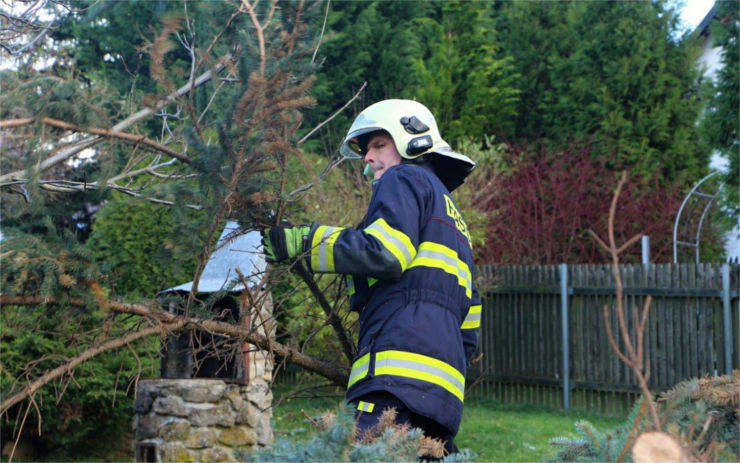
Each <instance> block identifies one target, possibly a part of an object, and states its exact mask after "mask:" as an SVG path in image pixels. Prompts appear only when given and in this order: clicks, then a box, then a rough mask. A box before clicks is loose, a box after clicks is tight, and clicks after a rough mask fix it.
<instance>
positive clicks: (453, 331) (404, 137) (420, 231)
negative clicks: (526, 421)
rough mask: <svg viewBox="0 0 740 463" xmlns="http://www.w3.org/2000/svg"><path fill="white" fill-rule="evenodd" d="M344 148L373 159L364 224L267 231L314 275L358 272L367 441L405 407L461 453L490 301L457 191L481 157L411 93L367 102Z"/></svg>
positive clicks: (409, 418)
mask: <svg viewBox="0 0 740 463" xmlns="http://www.w3.org/2000/svg"><path fill="white" fill-rule="evenodd" d="M340 152H341V153H342V155H344V156H346V157H350V158H364V161H365V163H366V164H367V165H366V172H370V173H372V175H373V194H372V198H371V200H370V204H369V206H368V209H367V213H366V215H365V217H364V219H363V220H362V223H361V224H360V225H359V226H358V227H356V228H344V227H335V226H327V225H319V224H312V225H310V226H301V227H274V228H271V229H267V230H264V231H263V232H262V233H263V241H262V242H263V245H264V248H265V254H266V257H267V260H268V261H269V262H273V263H278V262H283V261H289V260H291V259H294V258H296V257H300V256H303V255H304V254H305V259H306V263H307V265H308V266H309V268H310V269H311V271H313V272H317V273H339V274H345V275H346V281H347V288H348V291H349V294H350V307H351V309H352V310H356V311H358V312H359V323H360V331H359V340H358V350H357V355H356V357H355V359H354V361H353V363H352V369H351V372H350V377H349V383H348V385H347V386H348V389H347V396H346V399H347V402H348V403H351V404H353V405H355V406H356V409H357V411H356V423H357V428H358V431H359V432H358V436H362V434H363V432H365V431H367V430H368V429H370V428H372V427H373V426H374V425H375V424H376V423H377V422H378V419H379V417H380V414H381V413H382V412H383V410H384V409H385V408H388V407H394V408H395V409H396V411H397V418H396V421H397V422H398V423H399V424H400V423H408V424H409V425H411V426H413V427H418V428H421V429H422V430H423V431H424V433H425V435H427V436H429V437H432V438H437V439H441V440H443V441H444V442H445V449H446V451H447V452H448V453H453V452H456V451H457V449H456V447H455V444H454V441H453V439H454V437H455V435H456V434H457V431H458V429H459V426H460V420H461V418H462V410H463V399H464V392H465V374H466V369H467V366H468V363H469V362H470V360H471V358H472V356H473V353H474V352H475V350H476V347H477V343H478V334H477V331H478V328H479V326H480V315H481V303H480V299H479V297H478V293H477V290H476V287H475V284H474V282H473V270H474V269H473V257H472V248H471V240H470V233H469V231H468V227H467V225H466V223H465V220H464V219H463V217H462V215H461V214H460V210H459V208H458V207H457V205H456V204H455V201H454V200H453V199H452V197H451V195H450V192H451V191H453V190H454V189H455V188H457V187H458V186H459V185H460V184H462V183H463V180H464V179H465V177H466V176H467V175H468V174H469V173H470V171H472V170H473V168H474V167H475V163H474V162H473V161H472V160H470V159H469V158H468V157H467V156H464V155H462V154H459V153H456V152H454V151H452V149H451V148H450V146H449V145H448V144H447V143H446V142H445V141H444V140H443V139H442V137H441V136H440V133H439V129H438V128H437V123H436V121H435V119H434V116H433V115H432V113H431V112H430V111H429V110H428V109H427V108H426V107H425V106H424V105H422V104H420V103H418V102H415V101H410V100H384V101H380V102H378V103H375V104H373V105H371V106H369V107H367V108H366V109H365V110H364V111H362V112H361V113H360V114H359V115H358V116H357V118H356V119H355V121H354V123H353V124H352V126H351V127H350V129H349V132H348V133H347V136H346V137H345V139H344V141H343V142H342V146H341V148H340Z"/></svg>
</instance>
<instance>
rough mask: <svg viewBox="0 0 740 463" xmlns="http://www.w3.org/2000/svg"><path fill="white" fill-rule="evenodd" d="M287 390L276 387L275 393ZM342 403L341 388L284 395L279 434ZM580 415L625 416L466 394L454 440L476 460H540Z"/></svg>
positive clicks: (605, 425)
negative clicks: (313, 395)
mask: <svg viewBox="0 0 740 463" xmlns="http://www.w3.org/2000/svg"><path fill="white" fill-rule="evenodd" d="M286 392H287V390H286V389H281V388H278V389H276V390H275V397H276V399H277V398H280V397H281V396H282V395H283V394H285V393H286ZM276 403H277V402H276ZM340 403H342V393H341V392H340V391H337V390H334V391H329V392H325V393H324V394H323V397H320V398H309V397H308V395H307V394H303V395H302V396H298V397H295V398H291V399H287V400H283V401H282V402H280V403H278V404H277V405H276V406H275V408H274V409H273V417H274V432H275V438H276V439H282V438H291V439H300V440H302V439H306V438H308V437H309V436H310V435H311V434H312V433H313V430H312V426H311V424H310V423H309V422H308V420H307V419H306V418H305V415H308V416H311V417H316V416H319V415H321V414H323V413H324V412H326V411H329V410H336V409H337V407H338V406H339V405H340ZM579 420H588V421H590V422H591V423H592V424H594V426H596V427H597V428H599V429H611V428H614V427H616V426H617V425H620V424H622V423H623V422H624V420H625V418H623V417H613V416H604V415H595V414H592V413H588V412H584V411H577V410H576V411H573V410H572V411H570V412H567V413H566V412H563V411H560V410H554V409H550V408H546V407H541V406H537V405H530V404H502V403H500V402H496V401H492V400H486V399H478V398H475V397H473V398H470V399H468V400H466V403H465V413H464V415H463V421H462V426H461V428H460V433H459V434H458V436H457V439H456V440H455V442H456V443H457V446H458V447H459V448H461V449H462V448H469V449H471V450H473V451H474V452H475V453H476V454H477V455H478V457H477V458H476V461H478V462H539V461H542V460H543V459H545V458H548V457H551V456H553V455H554V454H555V453H556V452H557V449H556V448H554V447H552V446H551V445H550V440H551V439H552V438H554V437H563V436H575V435H576V431H575V426H574V425H575V423H576V422H577V421H579Z"/></svg>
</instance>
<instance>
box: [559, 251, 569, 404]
mask: <svg viewBox="0 0 740 463" xmlns="http://www.w3.org/2000/svg"><path fill="white" fill-rule="evenodd" d="M560 322H561V330H562V336H563V409H565V410H566V411H568V410H569V409H570V364H569V357H570V355H569V352H568V345H569V342H568V341H569V339H568V265H567V264H560Z"/></svg>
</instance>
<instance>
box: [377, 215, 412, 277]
mask: <svg viewBox="0 0 740 463" xmlns="http://www.w3.org/2000/svg"><path fill="white" fill-rule="evenodd" d="M365 232H366V233H368V234H370V235H373V236H375V237H376V238H378V239H379V240H380V242H381V243H382V244H383V246H384V247H385V248H386V249H388V251H390V252H391V254H393V255H394V256H395V257H396V259H398V263H399V264H400V265H401V270H406V267H408V265H409V263H410V262H411V261H412V260H413V259H414V255H415V252H416V250H415V249H414V247H413V244H411V241H410V240H409V238H408V237H407V236H406V235H405V234H403V232H400V231H398V230H395V229H394V228H392V227H391V226H390V225H388V224H387V223H386V222H385V220H383V219H378V220H376V221H375V222H373V223H371V224H370V225H368V226H367V227H366V228H365Z"/></svg>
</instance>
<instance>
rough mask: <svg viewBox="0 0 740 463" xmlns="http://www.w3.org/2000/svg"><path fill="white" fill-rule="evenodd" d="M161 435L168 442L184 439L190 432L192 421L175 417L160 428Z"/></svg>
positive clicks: (159, 433)
mask: <svg viewBox="0 0 740 463" xmlns="http://www.w3.org/2000/svg"><path fill="white" fill-rule="evenodd" d="M157 434H158V435H159V437H161V438H162V439H164V440H165V441H167V442H174V441H184V440H185V439H187V437H188V435H189V434H190V422H189V421H188V420H183V419H174V420H171V421H169V422H168V423H165V424H164V425H162V426H161V427H160V428H159V432H158V433H157Z"/></svg>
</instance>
